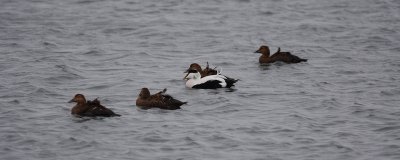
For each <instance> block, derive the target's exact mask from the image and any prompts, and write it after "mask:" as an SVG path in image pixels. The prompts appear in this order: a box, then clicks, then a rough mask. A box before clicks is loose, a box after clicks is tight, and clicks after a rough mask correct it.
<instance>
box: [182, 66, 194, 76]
mask: <svg viewBox="0 0 400 160" xmlns="http://www.w3.org/2000/svg"><path fill="white" fill-rule="evenodd" d="M190 70H192V68H188V69H187V70H186V71H185V72H183V73H189V71H190ZM186 76H187V75H186Z"/></svg>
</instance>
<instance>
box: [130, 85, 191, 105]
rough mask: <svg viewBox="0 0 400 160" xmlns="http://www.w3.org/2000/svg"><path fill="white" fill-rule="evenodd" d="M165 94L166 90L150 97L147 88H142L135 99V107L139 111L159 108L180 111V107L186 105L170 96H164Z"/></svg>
mask: <svg viewBox="0 0 400 160" xmlns="http://www.w3.org/2000/svg"><path fill="white" fill-rule="evenodd" d="M165 92H167V89H164V90H162V91H160V92H158V93H156V94H153V95H150V91H149V89H148V88H142V90H141V91H140V94H139V96H138V98H137V99H136V106H138V107H139V108H141V109H150V108H160V109H167V110H176V109H181V107H180V106H182V105H184V104H186V103H187V102H181V101H179V100H177V99H174V98H173V97H172V96H170V95H167V94H165Z"/></svg>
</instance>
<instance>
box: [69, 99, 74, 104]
mask: <svg viewBox="0 0 400 160" xmlns="http://www.w3.org/2000/svg"><path fill="white" fill-rule="evenodd" d="M72 102H76V101H75V99H71V100H69V101H68V103H72Z"/></svg>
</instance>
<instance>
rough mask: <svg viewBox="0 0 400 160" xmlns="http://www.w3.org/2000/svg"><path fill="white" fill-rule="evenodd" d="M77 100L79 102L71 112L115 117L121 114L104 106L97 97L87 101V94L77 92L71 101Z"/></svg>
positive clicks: (88, 115)
mask: <svg viewBox="0 0 400 160" xmlns="http://www.w3.org/2000/svg"><path fill="white" fill-rule="evenodd" d="M72 102H76V103H77V104H76V105H75V106H74V107H73V108H72V109H71V114H73V115H77V116H87V117H96V116H101V117H113V116H121V115H119V114H116V113H114V112H113V111H112V110H110V109H108V108H106V107H104V106H103V105H101V104H100V101H99V100H97V98H96V99H95V100H93V101H86V99H85V96H83V95H82V94H76V95H75V96H74V98H73V99H71V100H70V101H69V103H72Z"/></svg>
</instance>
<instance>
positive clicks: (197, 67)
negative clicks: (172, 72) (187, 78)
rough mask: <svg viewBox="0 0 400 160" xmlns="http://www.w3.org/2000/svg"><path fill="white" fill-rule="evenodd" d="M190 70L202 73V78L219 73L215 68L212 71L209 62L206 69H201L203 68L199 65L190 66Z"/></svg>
mask: <svg viewBox="0 0 400 160" xmlns="http://www.w3.org/2000/svg"><path fill="white" fill-rule="evenodd" d="M189 69H194V70H197V71H198V72H199V73H200V75H201V77H205V76H209V75H216V74H218V71H217V70H215V68H214V69H212V68H210V67H209V65H208V62H207V66H206V68H205V69H201V66H200V65H199V64H197V63H192V64H190V66H189Z"/></svg>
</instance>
